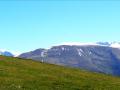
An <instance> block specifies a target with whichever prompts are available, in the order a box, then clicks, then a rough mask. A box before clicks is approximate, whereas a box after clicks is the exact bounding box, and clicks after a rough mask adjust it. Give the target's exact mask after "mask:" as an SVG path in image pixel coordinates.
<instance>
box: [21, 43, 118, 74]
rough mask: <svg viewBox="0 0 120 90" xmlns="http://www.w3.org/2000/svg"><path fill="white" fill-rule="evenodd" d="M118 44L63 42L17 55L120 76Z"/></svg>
mask: <svg viewBox="0 0 120 90" xmlns="http://www.w3.org/2000/svg"><path fill="white" fill-rule="evenodd" d="M119 45H120V44H119V43H116V42H115V43H103V42H98V43H96V44H65V45H58V46H53V47H52V48H50V49H37V50H35V51H31V52H27V53H23V54H21V55H20V56H19V57H20V58H26V59H33V60H37V61H42V62H47V63H52V64H57V65H64V66H71V67H77V68H81V69H85V70H89V71H94V72H100V73H106V74H111V75H119V76H120V49H119Z"/></svg>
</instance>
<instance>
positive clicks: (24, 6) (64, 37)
mask: <svg viewBox="0 0 120 90" xmlns="http://www.w3.org/2000/svg"><path fill="white" fill-rule="evenodd" d="M97 41H120V1H118V0H105V1H104V0H98V1H96V0H81V1H80V0H73V1H72V0H58V1H55V0H45V1H44V0H41V1H40V0H26V1H25V0H21V1H20V0H18V1H15V0H10V1H8V0H5V1H4V0H1V1H0V48H2V49H7V50H11V51H16V52H18V51H19V52H26V51H30V50H34V49H37V48H47V47H50V46H52V45H55V44H59V43H63V42H97Z"/></svg>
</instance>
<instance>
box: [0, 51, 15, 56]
mask: <svg viewBox="0 0 120 90" xmlns="http://www.w3.org/2000/svg"><path fill="white" fill-rule="evenodd" d="M0 55H3V56H12V57H13V56H14V55H13V54H12V53H11V52H8V51H5V50H0Z"/></svg>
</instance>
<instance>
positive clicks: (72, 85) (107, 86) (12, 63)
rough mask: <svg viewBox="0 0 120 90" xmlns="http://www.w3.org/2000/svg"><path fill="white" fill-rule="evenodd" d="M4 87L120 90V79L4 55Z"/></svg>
mask: <svg viewBox="0 0 120 90" xmlns="http://www.w3.org/2000/svg"><path fill="white" fill-rule="evenodd" d="M0 90H120V78H118V77H112V76H107V75H103V74H97V73H90V72H86V71H82V70H78V69H72V68H66V67H62V66H57V65H51V64H45V63H40V62H35V61H31V60H22V59H18V58H11V57H3V56H0Z"/></svg>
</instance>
